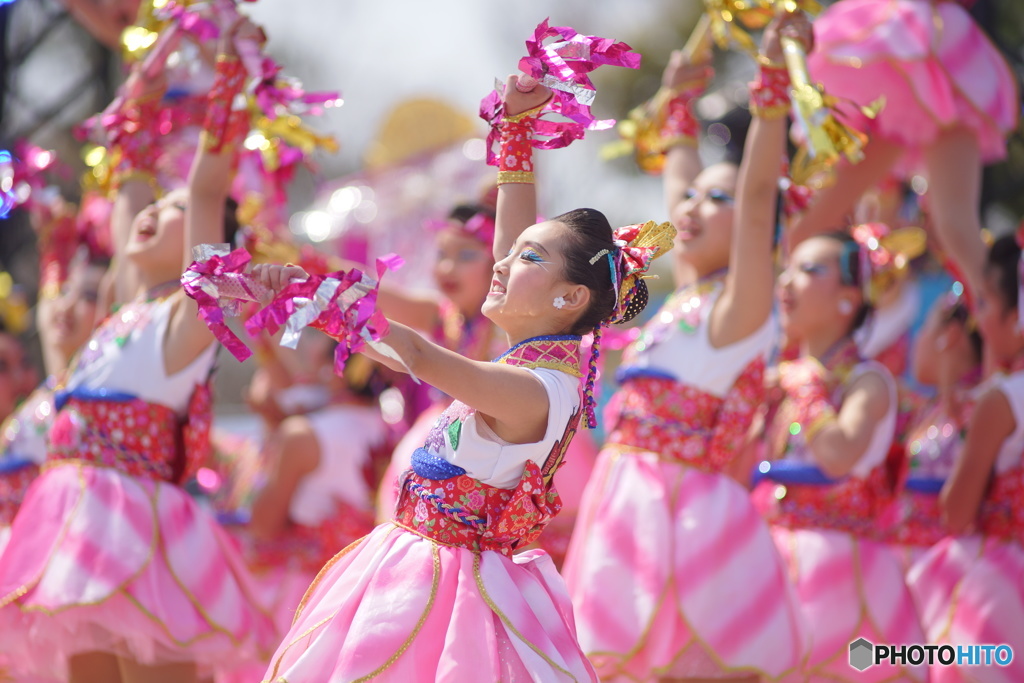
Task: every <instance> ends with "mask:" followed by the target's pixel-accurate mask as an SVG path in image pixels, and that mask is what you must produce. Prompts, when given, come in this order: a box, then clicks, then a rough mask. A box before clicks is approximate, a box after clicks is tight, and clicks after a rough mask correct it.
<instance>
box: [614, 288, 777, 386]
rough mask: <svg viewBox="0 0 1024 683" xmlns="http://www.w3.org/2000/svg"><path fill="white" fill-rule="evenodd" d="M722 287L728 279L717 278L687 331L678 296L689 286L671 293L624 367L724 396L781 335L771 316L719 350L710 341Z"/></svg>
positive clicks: (648, 324)
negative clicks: (693, 325) (681, 324)
mask: <svg viewBox="0 0 1024 683" xmlns="http://www.w3.org/2000/svg"><path fill="white" fill-rule="evenodd" d="M723 289H724V283H721V282H719V283H717V284H716V285H715V288H714V289H713V290H712V292H711V293H710V294H707V295H706V297H707V298H706V299H705V300H704V301H703V303H702V304H701V306H700V311H699V321H698V322H697V325H696V329H695V330H694V331H693V332H687V331H684V330H683V329H682V328H681V327H680V325H679V324H678V323H679V318H680V313H681V310H682V309H681V307H685V306H686V305H687V302H685V301H681V300H680V294H682V293H683V292H685V289H684V290H680V291H679V292H677V293H676V294H674V295H673V296H672V297H670V298H669V300H668V301H666V302H665V304H664V305H663V306H662V307H661V309H660V310H659V311H658V313H657V314H656V315H655V316H654V318H653V319H651V321H650V322H648V323H647V324H646V325H645V326H644V331H643V333H641V335H640V337H639V338H638V339H637V341H636V342H634V344H633V348H632V349H631V350H630V353H629V354H628V361H624V363H623V364H624V366H627V364H628V368H630V369H633V368H636V369H642V370H650V371H652V372H655V373H657V374H662V375H666V376H670V377H672V378H673V379H675V380H676V381H678V382H681V383H683V384H686V385H688V386H692V387H695V388H697V389H700V390H701V391H704V392H706V393H708V394H711V395H712V396H717V397H718V398H724V397H725V395H726V394H727V393H729V390H730V389H732V386H733V385H734V384H735V383H736V380H737V379H739V376H740V374H741V373H742V372H743V369H744V368H746V367H747V365H749V364H750V363H751V362H752V361H754V360H755V359H757V358H758V357H759V356H760V357H767V355H768V353H769V352H770V351H771V348H772V344H773V343H774V341H775V339H776V336H777V335H776V327H777V326H776V321H775V318H774V316H769V318H768V320H766V321H765V323H764V324H763V325H762V326H761V327H760V328H758V330H757V331H756V332H754V333H753V334H751V335H750V336H748V337H745V338H743V339H741V340H740V341H738V342H735V343H733V344H729V345H727V346H723V347H721V348H717V349H716V348H715V347H714V346H712V345H711V337H710V329H711V312H712V311H713V310H714V306H715V304H716V303H717V302H718V298H719V297H720V296H721V294H722V291H723Z"/></svg>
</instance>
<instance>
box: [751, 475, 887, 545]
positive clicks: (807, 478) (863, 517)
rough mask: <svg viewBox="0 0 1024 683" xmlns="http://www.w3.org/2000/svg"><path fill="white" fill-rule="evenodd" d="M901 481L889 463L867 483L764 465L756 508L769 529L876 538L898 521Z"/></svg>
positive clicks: (756, 485)
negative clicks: (769, 526) (897, 503)
mask: <svg viewBox="0 0 1024 683" xmlns="http://www.w3.org/2000/svg"><path fill="white" fill-rule="evenodd" d="M899 488H900V486H899V479H898V477H896V478H895V479H894V477H893V476H892V475H891V474H890V472H889V468H888V466H887V464H886V463H883V464H882V465H879V466H878V467H876V468H874V469H873V470H871V472H870V474H869V475H868V476H867V477H865V478H860V477H846V478H844V479H839V480H836V479H830V478H829V477H827V476H825V474H824V473H823V472H822V471H821V470H820V469H818V468H817V467H815V466H814V465H808V464H804V463H799V462H793V461H791V460H781V461H777V462H772V463H769V462H762V463H761V464H760V466H759V467H758V472H757V474H755V476H754V492H753V494H752V495H753V501H754V505H755V507H757V509H758V510H759V511H760V512H761V514H762V515H763V516H764V517H765V519H767V520H768V522H769V523H771V524H777V525H779V526H784V527H787V528H790V529H810V528H821V529H831V530H834V531H842V532H846V533H850V534H854V535H856V536H861V537H864V538H872V539H875V538H878V537H879V536H880V535H881V533H883V532H884V531H885V530H886V529H887V528H889V527H890V526H891V525H892V524H893V522H894V521H895V512H896V508H895V505H894V503H895V500H896V493H897V491H898V489H899Z"/></svg>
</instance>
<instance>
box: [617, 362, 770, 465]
mask: <svg viewBox="0 0 1024 683" xmlns="http://www.w3.org/2000/svg"><path fill="white" fill-rule="evenodd" d="M763 399H764V361H763V360H761V359H757V360H755V361H753V362H751V363H750V364H749V365H747V367H746V368H745V369H744V370H743V372H742V374H741V375H740V376H739V378H738V379H737V380H736V382H735V384H733V387H732V388H731V389H730V391H729V393H728V394H726V396H725V397H724V398H720V397H718V396H714V395H712V394H709V393H707V392H705V391H701V390H700V389H697V388H695V387H692V386H689V385H686V384H683V383H681V382H677V381H675V380H671V379H667V378H660V377H635V378H633V379H630V380H629V381H627V382H626V383H625V384H624V385H623V386H622V388H621V389H619V391H618V392H616V394H615V396H614V397H613V398H612V402H611V403H610V404H609V406H608V418H607V419H608V420H609V424H610V425H611V433H610V435H609V437H608V443H612V444H620V445H624V446H630V447H633V448H638V449H642V450H645V451H651V452H653V453H658V454H659V455H661V456H662V457H665V458H669V459H672V460H678V461H680V462H685V463H686V464H688V465H690V466H692V467H696V468H698V469H701V470H702V471H706V472H721V471H722V469H723V468H724V467H725V466H727V465H728V464H729V463H730V462H732V460H733V459H734V458H735V457H736V455H737V454H738V452H739V448H740V446H741V444H742V443H743V441H744V438H745V437H746V435H747V431H748V430H749V429H750V425H751V422H752V421H753V417H754V414H755V413H756V411H757V409H758V407H759V406H760V404H761V402H762V401H763Z"/></svg>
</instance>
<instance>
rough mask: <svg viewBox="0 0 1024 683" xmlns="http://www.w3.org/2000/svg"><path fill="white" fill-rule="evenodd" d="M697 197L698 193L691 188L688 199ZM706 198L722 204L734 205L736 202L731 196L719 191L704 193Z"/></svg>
mask: <svg viewBox="0 0 1024 683" xmlns="http://www.w3.org/2000/svg"><path fill="white" fill-rule="evenodd" d="M696 196H697V191H696V190H694V189H693V188H690V189H688V190H687V191H686V194H685V197H686V198H687V199H693V198H694V197H696ZM704 198H706V199H710V200H711V201H713V202H716V203H722V204H732V203H733V202H734V201H736V200H735V198H734V197H733V196H732V195H731V194H729V193H727V192H724V191H722V190H718V189H712V190H708V191H707V192H705V193H704Z"/></svg>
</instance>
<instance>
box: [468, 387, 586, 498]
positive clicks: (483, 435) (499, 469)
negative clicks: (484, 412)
mask: <svg viewBox="0 0 1024 683" xmlns="http://www.w3.org/2000/svg"><path fill="white" fill-rule="evenodd" d="M530 372H532V373H533V374H534V376H535V377H537V379H539V380H540V382H541V384H543V385H544V391H545V392H546V393H547V396H548V424H547V427H546V429H545V432H544V438H543V439H541V440H540V441H537V442H534V443H524V444H510V443H507V442H503V441H501V440H500V439H499V438H498V437H497V436H496V435H495V434H494V432H493V431H492V430H491V429H490V428H489V427H488V426H487V424H486V423H484V422H483V421H482V420H480V419H478V417H477V414H476V413H473V414H472V415H470V416H469V417H468V418H467V419H466V422H465V423H464V424H463V426H462V437H461V443H460V444H459V448H458V451H457V452H456V453H455V457H454V458H452V460H451V463H452V464H453V465H458V466H459V467H461V468H462V469H464V470H466V473H467V474H468V475H469V476H471V477H473V478H474V479H477V480H479V481H481V482H483V483H485V484H489V485H490V486H495V487H497V488H501V489H513V488H515V487H516V485H518V484H519V480H520V479H521V478H522V476H523V469H524V468H525V467H526V461H527V460H532V461H534V462H535V463H537V464H538V465H541V464H543V462H544V460H545V458H547V456H548V454H549V453H550V452H551V448H552V447H553V446H554V444H555V442H556V441H557V440H558V439H560V438H561V437H562V435H563V434H564V433H565V427H566V425H567V424H568V422H569V418H570V417H571V416H572V414H573V413H575V412H576V410H577V409H579V406H580V391H579V384H580V383H579V379H577V378H575V377H573V376H571V375H568V374H566V373H564V372H560V371H558V370H549V369H547V368H537V369H533V370H530Z"/></svg>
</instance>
